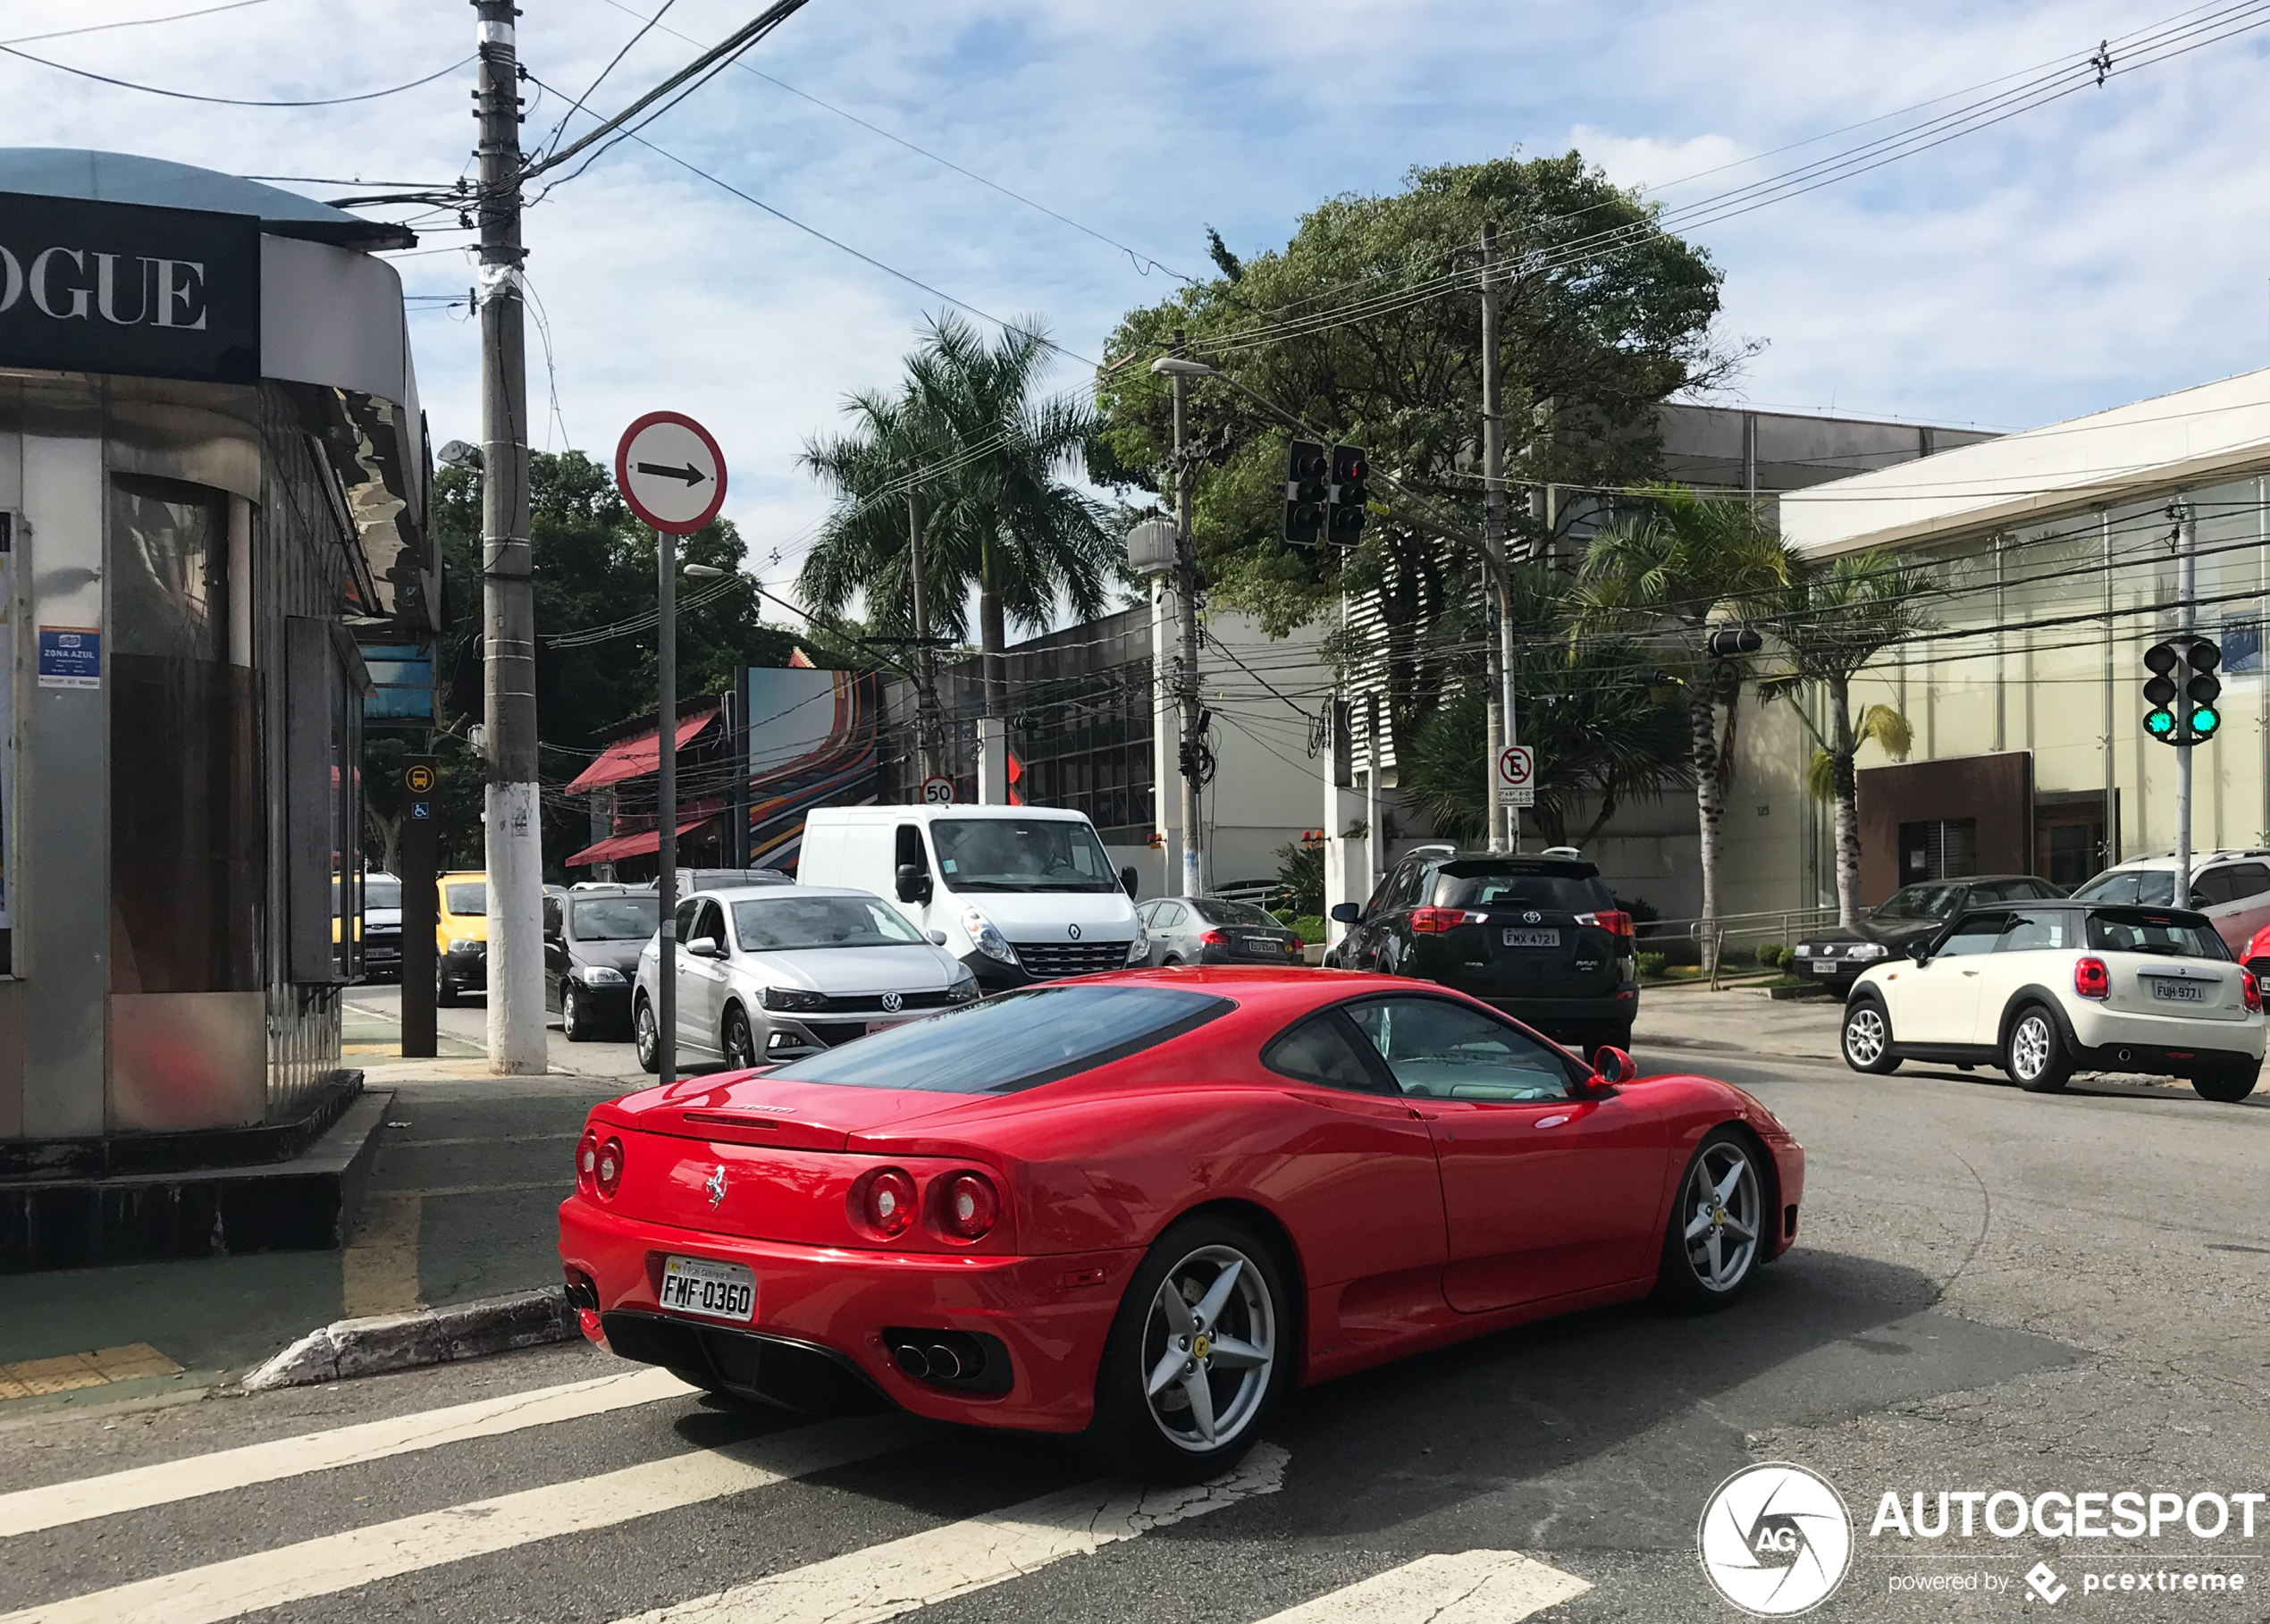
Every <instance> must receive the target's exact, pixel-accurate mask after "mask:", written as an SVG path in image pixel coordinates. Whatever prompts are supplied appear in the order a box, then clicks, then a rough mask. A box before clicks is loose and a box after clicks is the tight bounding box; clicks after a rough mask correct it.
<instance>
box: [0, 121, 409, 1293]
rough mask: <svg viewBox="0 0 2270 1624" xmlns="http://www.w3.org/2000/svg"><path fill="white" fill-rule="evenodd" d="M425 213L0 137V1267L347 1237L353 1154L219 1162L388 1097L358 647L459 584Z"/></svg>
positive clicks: (330, 1126)
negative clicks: (421, 317) (377, 1021)
mask: <svg viewBox="0 0 2270 1624" xmlns="http://www.w3.org/2000/svg"><path fill="white" fill-rule="evenodd" d="M411 241H412V239H411V238H410V236H409V234H408V232H407V231H403V230H402V229H401V228H399V227H398V226H394V225H391V224H385V223H374V222H371V221H366V220H360V219H357V218H356V217H355V216H353V215H348V214H344V213H342V212H341V211H339V210H337V209H333V208H331V207H328V206H324V205H322V204H318V203H315V202H312V201H310V200H308V199H307V198H300V197H298V196H295V195H293V194H291V193H289V192H285V191H282V190H279V189H275V188H273V187H268V186H263V185H256V184H254V183H252V182H249V181H241V180H239V179H237V178H235V177H233V176H229V175H223V174H216V173H214V172H210V171H206V170H200V169H194V168H190V167H189V166H187V165H183V164H172V163H166V162H163V161H160V160H156V159H151V158H142V157H133V156H124V155H121V154H115V153H103V152H88V151H80V150H75V149H73V150H67V149H55V148H13V149H0V636H4V638H5V639H6V647H5V649H4V650H0V653H4V654H5V655H6V656H7V657H6V658H0V1272H8V1271H13V1270H21V1269H25V1268H37V1267H53V1266H67V1265H77V1264H84V1263H93V1262H107V1261H116V1260H122V1259H125V1258H136V1257H160V1256H177V1255H183V1254H190V1253H198V1252H204V1251H207V1250H222V1249H224V1248H225V1249H226V1250H258V1249H261V1248H265V1247H288V1246H302V1245H324V1244H336V1240H335V1236H336V1234H337V1233H339V1232H340V1231H341V1229H342V1228H343V1223H344V1214H343V1211H342V1210H341V1206H340V1196H341V1190H342V1188H344V1187H346V1184H347V1183H348V1182H351V1181H342V1180H341V1179H340V1178H338V1177H335V1176H334V1177H333V1178H332V1181H331V1182H330V1184H329V1185H328V1186H323V1185H322V1183H321V1181H320V1180H318V1181H317V1182H316V1184H315V1185H312V1186H311V1185H309V1184H307V1182H304V1181H299V1182H295V1181H294V1180H292V1179H290V1178H282V1179H280V1178H275V1177H269V1178H267V1179H265V1180H256V1179H252V1178H249V1177H244V1178H238V1177H232V1176H231V1174H229V1172H228V1171H227V1169H228V1168H229V1167H230V1166H231V1165H251V1164H256V1163H265V1164H267V1165H269V1167H270V1169H271V1171H273V1168H274V1167H275V1165H277V1164H279V1163H287V1162H289V1160H290V1158H291V1157H294V1156H296V1155H298V1153H300V1152H301V1151H303V1150H305V1149H307V1146H308V1145H310V1144H311V1143H312V1142H314V1141H315V1140H318V1139H319V1138H323V1136H325V1135H327V1134H328V1135H331V1136H332V1139H329V1140H325V1143H326V1144H332V1141H333V1140H336V1138H337V1136H338V1135H339V1134H341V1133H348V1134H350V1135H351V1134H352V1133H353V1132H357V1131H358V1124H359V1122H360V1118H361V1116H363V1115H368V1114H369V1107H367V1106H366V1105H365V1106H358V1105H357V1104H356V1103H355V1098H356V1094H357V1090H358V1088H359V1079H358V1077H357V1075H356V1074H354V1073H349V1072H347V1071H344V1070H342V1068H341V1048H340V1013H341V991H342V989H343V988H344V987H345V986H346V985H347V983H348V982H349V980H352V979H353V978H354V976H355V975H356V974H357V971H358V969H359V966H358V964H357V952H358V943H359V932H358V930H357V921H358V919H359V914H360V907H359V901H358V898H359V894H360V888H361V858H360V850H361V844H362V842H361V823H362V810H361V793H360V785H359V782H358V774H359V763H360V755H361V737H362V727H363V715H364V704H365V698H366V694H369V693H371V692H372V691H373V690H374V683H373V680H372V677H371V674H370V671H369V669H368V667H367V665H366V661H365V660H364V658H363V656H362V653H361V652H360V650H359V648H358V639H360V640H361V641H362V642H364V643H368V644H374V645H383V646H388V647H390V648H400V649H406V650H409V651H412V652H415V651H416V650H417V649H419V648H422V647H423V646H424V645H425V644H426V643H427V642H428V641H429V639H430V637H431V635H432V632H433V616H434V610H435V608H436V606H437V604H438V602H439V595H440V581H439V578H438V575H437V573H436V572H437V569H438V554H437V552H436V551H435V549H434V546H433V541H432V537H431V534H430V530H429V527H428V523H427V518H428V512H427V503H428V477H427V471H428V456H427V451H426V446H425V425H424V423H423V421H422V419H421V417H420V414H419V410H418V400H417V387H416V378H415V374H414V373H413V371H412V367H411V363H410V355H409V345H408V332H407V329H406V326H405V324H404V319H403V301H402V293H401V285H400V282H399V278H398V277H397V275H396V273H395V272H394V270H393V268H392V267H391V266H390V265H387V264H386V263H385V262H384V261H383V260H382V259H380V258H378V257H376V256H377V253H378V251H379V250H382V249H386V248H404V247H408V246H409V245H410V243H411ZM350 1149H351V1148H350ZM332 1159H334V1160H338V1161H340V1162H341V1165H342V1166H345V1165H351V1164H352V1161H353V1157H352V1155H351V1154H349V1155H348V1156H346V1157H344V1158H340V1157H334V1158H332ZM216 1169H218V1170H217V1171H216ZM326 1201H328V1202H329V1203H330V1205H329V1207H326V1206H325V1202H326Z"/></svg>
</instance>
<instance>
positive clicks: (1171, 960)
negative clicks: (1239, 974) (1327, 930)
mask: <svg viewBox="0 0 2270 1624" xmlns="http://www.w3.org/2000/svg"><path fill="white" fill-rule="evenodd" d="M1135 917H1136V918H1137V919H1139V920H1140V921H1142V922H1143V930H1144V934H1146V935H1147V936H1148V937H1149V938H1150V939H1151V951H1150V959H1149V962H1150V963H1153V964H1162V965H1163V964H1298V963H1300V962H1301V961H1300V938H1299V935H1298V934H1297V933H1295V932H1293V931H1291V930H1286V929H1285V928H1284V927H1283V926H1282V925H1281V924H1279V923H1278V922H1277V919H1276V915H1274V913H1268V912H1266V911H1265V910H1264V909H1261V908H1258V907H1256V906H1255V905H1253V904H1251V903H1249V902H1232V901H1231V900H1230V899H1229V898H1228V897H1226V896H1157V897H1153V898H1152V899H1151V900H1150V901H1149V902H1147V903H1142V904H1139V905H1137V907H1136V909H1135Z"/></svg>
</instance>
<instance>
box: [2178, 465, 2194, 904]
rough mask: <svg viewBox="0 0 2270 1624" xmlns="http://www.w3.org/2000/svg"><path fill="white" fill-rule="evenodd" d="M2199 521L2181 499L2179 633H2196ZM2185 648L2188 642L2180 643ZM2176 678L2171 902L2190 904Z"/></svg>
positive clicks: (2187, 779)
mask: <svg viewBox="0 0 2270 1624" xmlns="http://www.w3.org/2000/svg"><path fill="white" fill-rule="evenodd" d="M2198 554H2199V521H2198V520H2197V519H2196V518H2194V517H2192V514H2191V504H2190V503H2189V502H2182V503H2180V504H2178V506H2177V508H2176V543H2175V601H2176V603H2177V604H2178V606H2179V607H2178V609H2177V610H2176V612H2177V613H2178V614H2179V615H2180V616H2182V622H2181V625H2182V635H2183V636H2184V637H2185V638H2186V639H2188V638H2190V637H2192V636H2195V635H2197V633H2196V631H2195V629H2194V628H2193V627H2192V625H2191V600H2192V599H2193V597H2194V596H2196V595H2197V593H2198V590H2199V556H2198ZM2184 647H2185V648H2186V650H2187V651H2188V649H2189V647H2190V644H2188V642H2187V643H2186V644H2184ZM2177 672H2178V676H2179V681H2178V682H2177V684H2176V688H2175V737H2176V741H2177V743H2176V745H2175V905H2176V906H2177V907H2179V908H2188V907H2190V905H2191V743H2190V740H2191V696H2190V694H2189V693H2188V692H2186V689H2188V688H2189V686H2190V682H2189V680H2188V679H2189V677H2190V674H2191V673H2190V666H2189V665H2188V664H2186V665H2183V666H2179V667H2178V668H2177Z"/></svg>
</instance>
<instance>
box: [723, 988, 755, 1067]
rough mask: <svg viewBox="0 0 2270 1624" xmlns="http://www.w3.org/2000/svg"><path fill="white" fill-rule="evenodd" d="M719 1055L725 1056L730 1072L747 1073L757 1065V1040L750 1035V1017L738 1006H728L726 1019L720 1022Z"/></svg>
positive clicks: (726, 1065)
mask: <svg viewBox="0 0 2270 1624" xmlns="http://www.w3.org/2000/svg"><path fill="white" fill-rule="evenodd" d="M718 1053H719V1054H720V1055H723V1056H725V1069H726V1070H727V1071H728V1072H740V1071H746V1070H747V1069H748V1068H749V1067H751V1066H752V1065H754V1064H756V1063H757V1040H756V1039H754V1038H752V1036H750V1034H749V1017H748V1015H747V1014H745V1013H744V1011H743V1010H742V1008H741V1006H739V1005H738V1004H729V1005H727V1006H726V1011H725V1019H724V1020H722V1021H720V1022H718Z"/></svg>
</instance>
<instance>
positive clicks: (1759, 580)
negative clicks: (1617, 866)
mask: <svg viewBox="0 0 2270 1624" xmlns="http://www.w3.org/2000/svg"><path fill="white" fill-rule="evenodd" d="M1632 494H1633V495H1634V496H1635V497H1637V498H1639V499H1641V500H1642V501H1643V502H1644V508H1643V509H1642V510H1641V511H1639V512H1638V513H1636V514H1634V515H1631V516H1629V517H1620V518H1618V519H1617V520H1616V521H1615V522H1613V523H1611V524H1610V525H1609V526H1608V527H1607V528H1606V529H1604V530H1602V531H1601V532H1600V534H1597V535H1595V536H1593V538H1592V541H1591V543H1590V544H1589V545H1588V546H1587V548H1586V549H1585V560H1584V564H1583V566H1582V568H1580V569H1579V570H1578V572H1577V577H1576V587H1575V589H1574V593H1573V594H1572V596H1573V600H1574V602H1575V605H1576V630H1575V635H1576V637H1577V638H1578V639H1582V638H1585V637H1588V636H1600V635H1610V636H1616V637H1619V638H1625V639H1628V640H1629V641H1630V642H1631V643H1632V644H1635V645H1636V646H1637V647H1639V648H1642V649H1644V650H1646V651H1647V652H1648V653H1649V654H1650V655H1651V656H1652V658H1653V659H1654V660H1655V661H1656V662H1657V663H1658V665H1659V666H1660V668H1661V669H1662V670H1663V672H1664V673H1665V675H1666V677H1668V678H1669V683H1670V685H1671V686H1674V687H1676V688H1677V691H1678V693H1679V694H1680V695H1681V697H1682V699H1683V701H1684V704H1685V707H1686V721H1687V736H1688V740H1689V758H1690V760H1689V765H1690V770H1692V772H1693V774H1694V810H1695V822H1696V826H1697V833H1698V835H1699V836H1700V837H1701V838H1700V844H1701V846H1702V859H1703V958H1704V968H1705V969H1706V970H1707V969H1710V968H1711V967H1713V966H1714V965H1715V963H1716V962H1717V957H1718V932H1717V930H1715V929H1714V927H1715V926H1716V924H1717V922H1718V919H1719V841H1720V834H1721V830H1722V826H1723V824H1724V821H1725V815H1726V791H1727V787H1728V783H1729V782H1730V780H1731V778H1732V777H1733V770H1734V756H1733V751H1732V748H1731V745H1732V742H1733V739H1732V733H1733V723H1734V715H1735V709H1736V701H1738V700H1739V698H1740V696H1741V692H1742V682H1743V677H1744V668H1743V666H1742V663H1741V661H1739V659H1738V658H1733V657H1723V656H1720V655H1718V654H1715V653H1713V652H1711V639H1712V634H1713V633H1714V632H1715V631H1719V630H1723V629H1725V623H1726V622H1727V621H1728V619H1739V618H1743V617H1745V616H1746V615H1749V614H1752V613H1754V612H1757V611H1758V610H1761V609H1764V608H1768V607H1770V606H1771V605H1772V603H1773V602H1774V600H1775V596H1776V594H1777V593H1780V592H1781V591H1782V590H1783V589H1785V588H1787V585H1788V584H1789V581H1790V579H1791V576H1792V575H1793V574H1794V572H1795V563H1796V560H1795V555H1794V554H1793V553H1792V552H1791V551H1790V550H1789V548H1788V546H1787V543H1784V542H1783V541H1782V539H1781V536H1780V534H1779V533H1778V531H1776V530H1775V528H1774V527H1773V526H1772V525H1770V524H1769V523H1768V522H1767V521H1766V518H1765V517H1764V515H1763V514H1761V512H1760V511H1759V510H1758V509H1757V508H1756V507H1754V506H1753V504H1751V503H1749V502H1746V501H1704V500H1703V498H1702V497H1700V496H1698V495H1696V494H1695V493H1694V492H1693V491H1690V490H1688V489H1686V487H1685V486H1682V485H1669V484H1651V485H1643V486H1640V487H1638V488H1636V489H1635V491H1634V492H1632ZM1721 708H1723V709H1724V711H1726V716H1727V732H1726V734H1725V736H1723V737H1722V736H1721V735H1720V732H1719V711H1720V709H1721Z"/></svg>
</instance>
